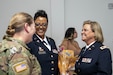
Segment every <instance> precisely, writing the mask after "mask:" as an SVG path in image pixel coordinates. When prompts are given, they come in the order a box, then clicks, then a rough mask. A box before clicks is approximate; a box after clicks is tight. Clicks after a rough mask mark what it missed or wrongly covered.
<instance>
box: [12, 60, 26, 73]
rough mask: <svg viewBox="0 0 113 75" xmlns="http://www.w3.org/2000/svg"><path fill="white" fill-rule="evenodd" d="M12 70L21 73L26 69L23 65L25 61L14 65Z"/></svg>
mask: <svg viewBox="0 0 113 75" xmlns="http://www.w3.org/2000/svg"><path fill="white" fill-rule="evenodd" d="M14 69H15V71H16V72H22V71H24V70H26V69H27V64H26V63H25V61H22V62H20V63H17V64H15V65H14Z"/></svg>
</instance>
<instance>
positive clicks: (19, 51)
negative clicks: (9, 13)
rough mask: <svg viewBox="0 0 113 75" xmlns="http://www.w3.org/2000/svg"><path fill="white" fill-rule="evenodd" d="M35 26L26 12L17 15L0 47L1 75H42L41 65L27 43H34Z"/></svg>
mask: <svg viewBox="0 0 113 75" xmlns="http://www.w3.org/2000/svg"><path fill="white" fill-rule="evenodd" d="M34 33H35V24H34V21H33V19H32V17H31V16H30V15H29V14H27V13H24V12H20V13H17V14H15V15H14V16H13V17H12V19H11V21H10V24H9V26H8V28H7V31H6V34H7V35H5V36H4V38H3V40H2V42H1V47H0V75H41V68H40V65H39V63H38V61H37V59H36V58H35V56H34V55H32V54H30V52H29V50H30V49H29V48H28V47H27V46H26V44H27V43H29V42H30V41H32V36H33V34H34Z"/></svg>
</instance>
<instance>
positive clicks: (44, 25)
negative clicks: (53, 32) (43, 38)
mask: <svg viewBox="0 0 113 75" xmlns="http://www.w3.org/2000/svg"><path fill="white" fill-rule="evenodd" d="M47 25H48V24H47V23H43V24H40V23H38V24H37V23H35V26H43V27H46V26H47Z"/></svg>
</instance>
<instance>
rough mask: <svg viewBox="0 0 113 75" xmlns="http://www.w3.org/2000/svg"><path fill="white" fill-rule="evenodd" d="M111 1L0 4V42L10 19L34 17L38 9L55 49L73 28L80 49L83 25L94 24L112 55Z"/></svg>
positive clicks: (26, 0) (14, 1) (15, 1)
mask: <svg viewBox="0 0 113 75" xmlns="http://www.w3.org/2000/svg"><path fill="white" fill-rule="evenodd" d="M109 3H113V0H11V1H9V0H1V1H0V26H1V27H0V40H1V39H2V37H3V35H4V34H5V31H6V28H7V26H8V24H9V20H10V18H11V16H12V15H13V14H14V13H16V12H21V11H25V12H28V13H29V14H31V15H32V16H34V13H35V12H36V11H37V10H39V9H44V10H46V12H47V13H48V17H49V27H48V30H47V33H46V34H47V35H48V36H50V37H52V38H53V39H55V41H56V44H57V46H58V45H59V44H60V43H61V41H62V39H63V37H64V33H65V30H66V29H67V28H68V27H75V28H76V30H77V31H78V34H79V36H78V38H77V39H76V40H77V41H78V43H79V45H80V47H83V46H84V44H85V43H84V42H82V41H81V28H82V24H83V21H85V20H88V19H89V20H95V21H98V22H99V23H100V24H101V27H102V30H103V34H104V38H105V42H104V44H105V45H107V46H108V47H110V49H111V52H112V54H113V33H112V30H113V21H112V20H113V9H109V8H108V4H109ZM112 59H113V58H112Z"/></svg>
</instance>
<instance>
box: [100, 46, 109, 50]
mask: <svg viewBox="0 0 113 75" xmlns="http://www.w3.org/2000/svg"><path fill="white" fill-rule="evenodd" d="M105 48H108V47H107V46H101V47H100V49H101V50H103V49H105Z"/></svg>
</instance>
